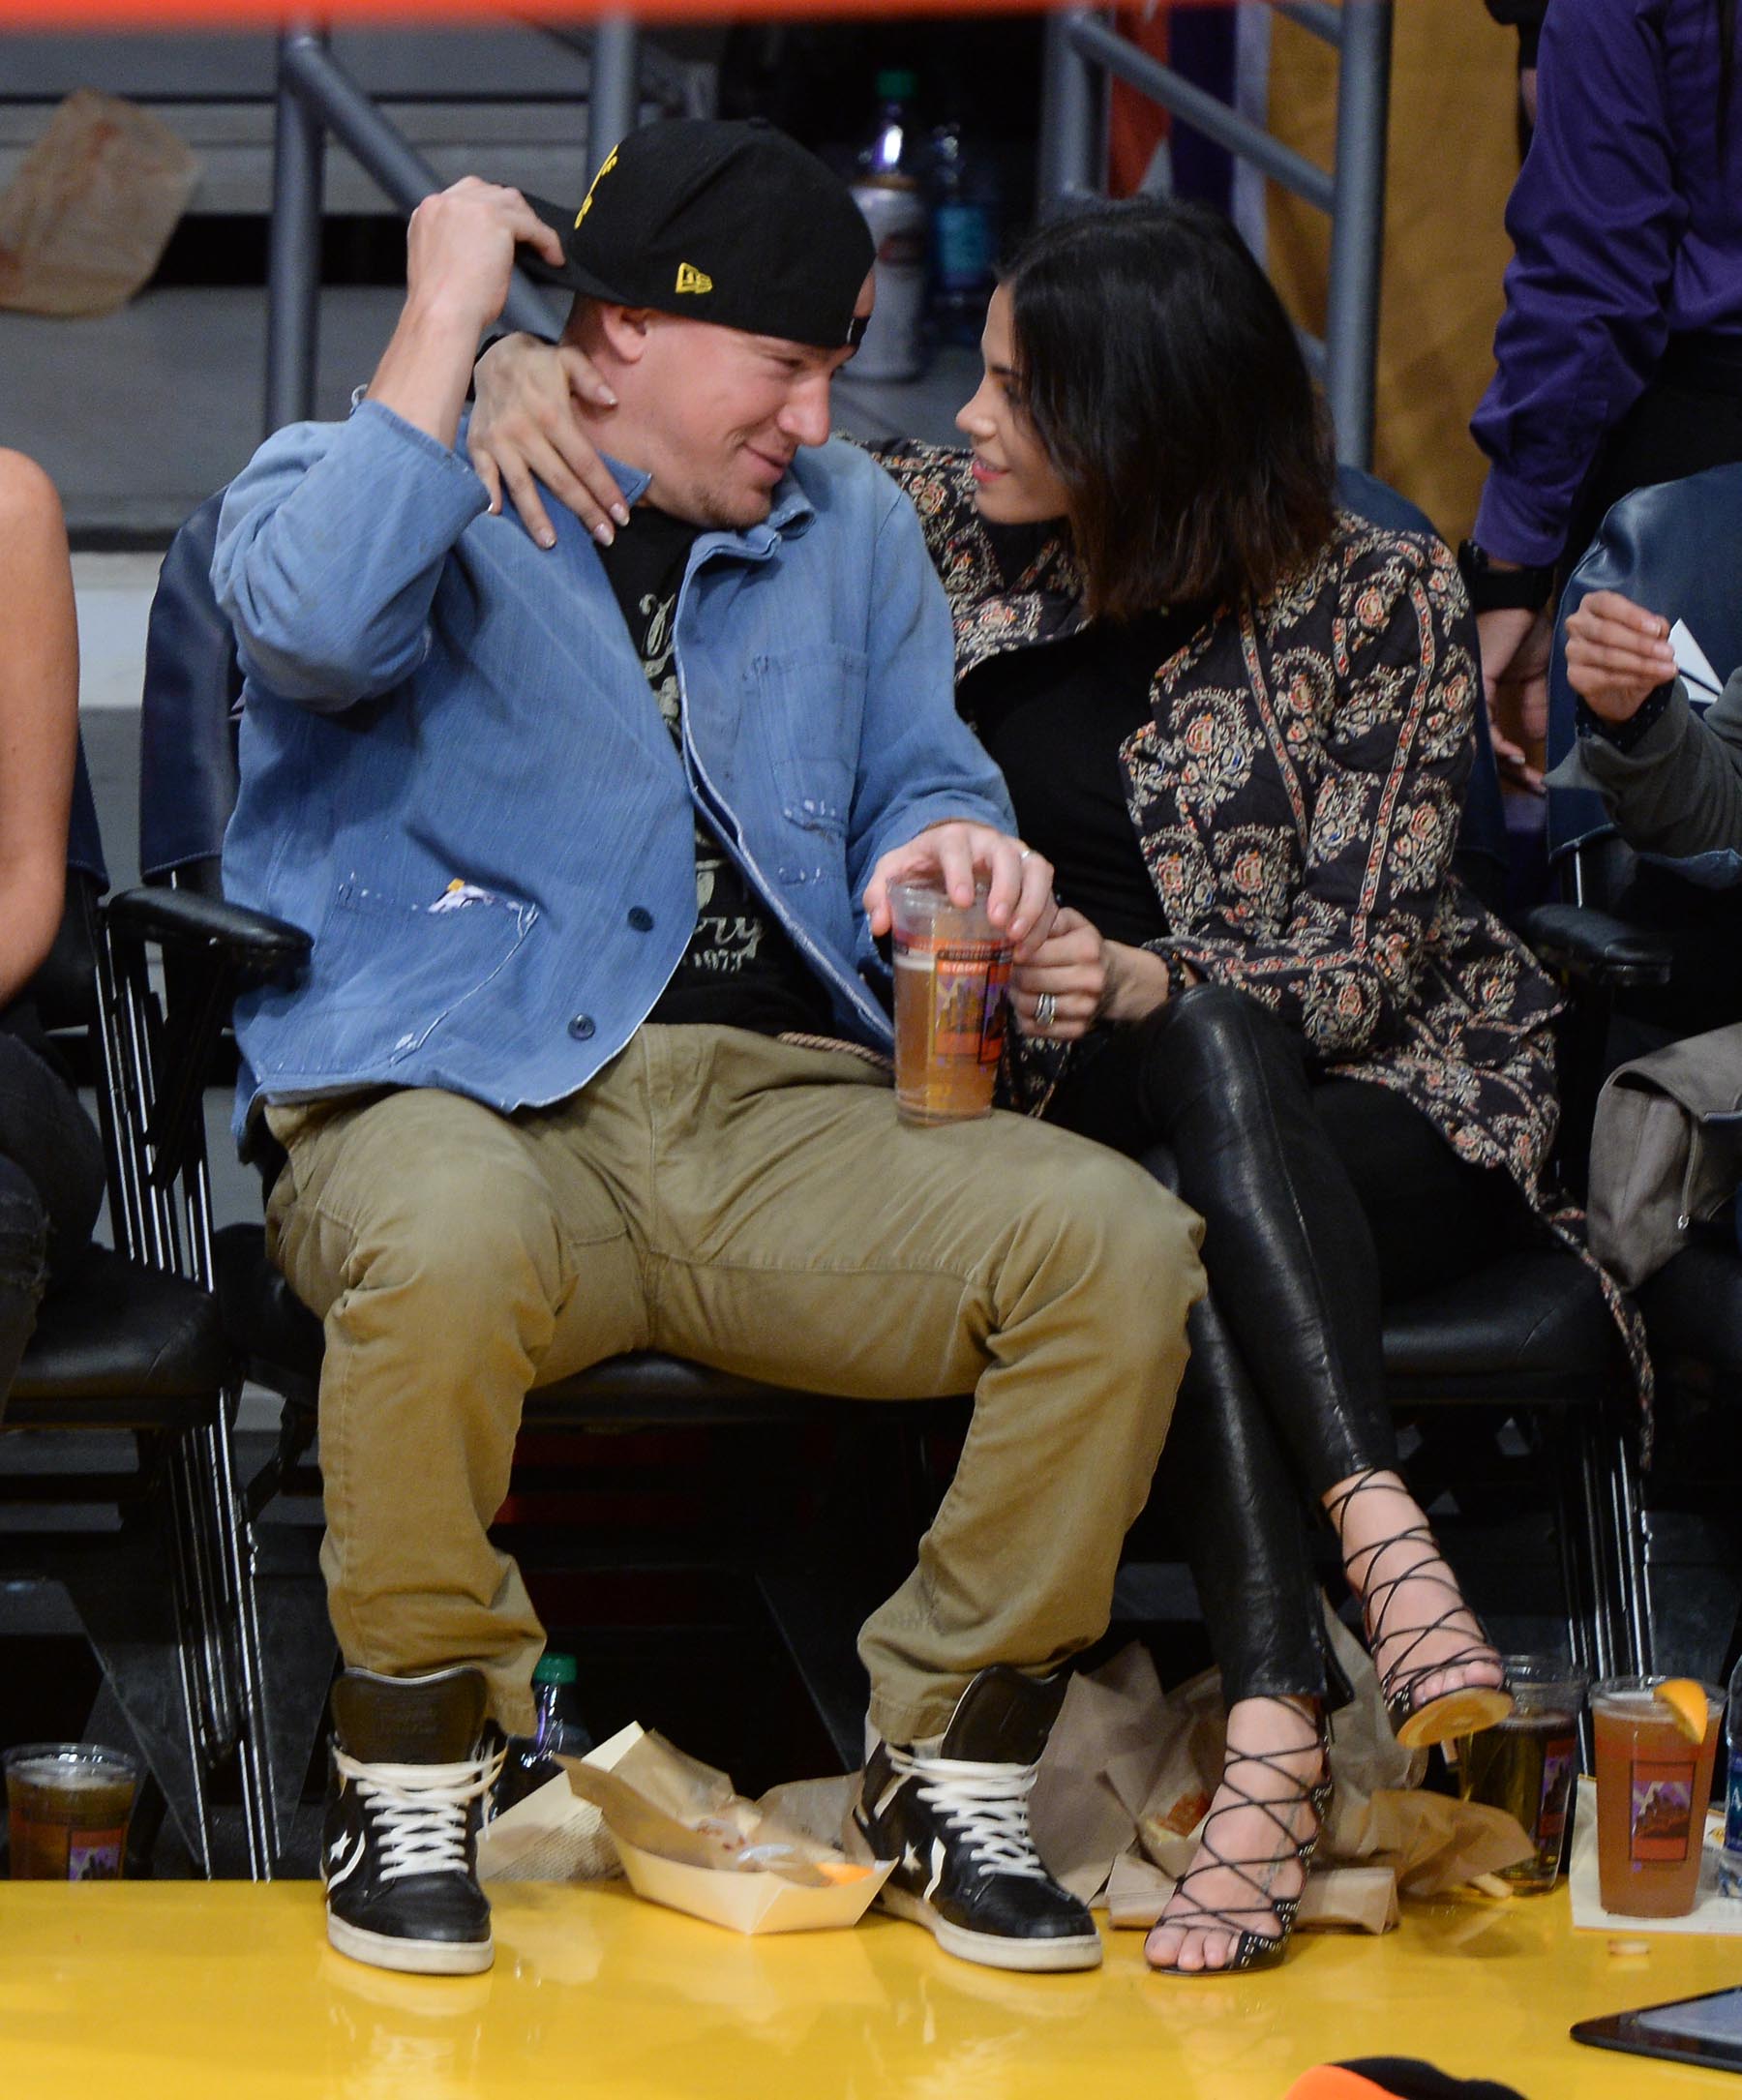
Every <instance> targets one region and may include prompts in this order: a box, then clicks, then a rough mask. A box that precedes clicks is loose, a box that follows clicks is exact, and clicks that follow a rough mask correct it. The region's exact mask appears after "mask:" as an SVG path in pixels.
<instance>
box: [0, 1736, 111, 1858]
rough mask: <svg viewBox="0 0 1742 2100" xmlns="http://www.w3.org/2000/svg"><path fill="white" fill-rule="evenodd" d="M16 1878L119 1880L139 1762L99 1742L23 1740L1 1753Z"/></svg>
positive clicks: (8, 1825)
mask: <svg viewBox="0 0 1742 2100" xmlns="http://www.w3.org/2000/svg"><path fill="white" fill-rule="evenodd" d="M4 1762H5V1769H6V1810H7V1828H8V1834H9V1838H10V1842H11V1845H12V1877H13V1879H14V1880H15V1881H116V1880H119V1879H120V1877H121V1875H122V1873H123V1872H124V1869H125V1864H126V1858H127V1826H128V1824H129V1823H130V1822H131V1821H132V1819H133V1812H134V1798H135V1795H136V1794H137V1792H138V1788H139V1763H138V1759H137V1758H135V1757H130V1756H128V1755H126V1753H125V1752H123V1751H119V1750H105V1749H104V1748H103V1747H102V1746H101V1745H100V1744H97V1743H25V1744H21V1745H20V1746H19V1747H18V1748H17V1749H16V1750H9V1751H8V1752H7V1753H6V1756H5V1760H4Z"/></svg>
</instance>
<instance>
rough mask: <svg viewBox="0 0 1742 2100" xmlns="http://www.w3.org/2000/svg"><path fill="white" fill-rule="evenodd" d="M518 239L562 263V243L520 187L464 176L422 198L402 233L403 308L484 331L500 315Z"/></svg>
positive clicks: (554, 260)
mask: <svg viewBox="0 0 1742 2100" xmlns="http://www.w3.org/2000/svg"><path fill="white" fill-rule="evenodd" d="M522 241H525V242H526V244H527V246H528V247H530V248H532V249H535V250H536V251H537V253H538V254H539V255H542V256H543V257H544V258H545V260H546V261H547V262H551V263H559V262H560V261H561V260H562V243H561V241H560V240H559V239H558V237H557V236H556V233H555V232H553V231H552V229H551V228H550V227H549V226H547V225H545V223H544V221H543V220H542V219H540V218H539V217H538V215H537V214H536V213H535V212H534V211H533V210H532V207H531V206H530V205H529V204H528V203H527V202H526V198H525V197H524V196H522V195H521V194H520V192H519V191H518V190H508V189H504V188H503V187H502V186H501V185H500V184H499V183H494V182H483V181H480V180H479V178H478V177H477V176H476V175H466V176H463V177H462V178H461V180H460V181H459V182H457V183H455V184H453V185H452V187H451V188H449V189H446V190H441V191H438V192H437V193H436V194H435V195H434V196H427V197H425V198H424V200H423V202H422V203H421V204H420V205H419V206H418V207H417V209H416V210H415V211H414V212H413V213H412V214H411V224H410V225H409V227H408V228H407V230H406V234H405V304H406V307H407V308H408V309H410V310H411V311H413V312H415V313H417V314H418V315H427V316H430V317H441V318H444V319H451V320H452V321H453V322H454V323H455V324H456V325H457V326H467V327H470V328H472V329H473V330H474V331H475V332H477V333H481V332H482V331H483V330H484V329H486V328H488V327H489V326H490V324H491V322H492V321H493V320H495V319H496V315H498V314H499V313H500V312H501V311H502V305H503V302H504V301H505V300H506V298H507V297H508V280H509V276H510V274H511V272H512V271H513V268H514V251H515V248H516V246H517V245H518V244H519V243H520V242H522Z"/></svg>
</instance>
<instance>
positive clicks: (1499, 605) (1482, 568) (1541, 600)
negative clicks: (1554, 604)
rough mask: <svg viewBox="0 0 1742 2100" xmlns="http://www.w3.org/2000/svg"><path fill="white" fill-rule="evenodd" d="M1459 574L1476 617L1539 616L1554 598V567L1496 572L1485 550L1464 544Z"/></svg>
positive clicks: (1467, 541)
mask: <svg viewBox="0 0 1742 2100" xmlns="http://www.w3.org/2000/svg"><path fill="white" fill-rule="evenodd" d="M1457 569H1458V574H1459V575H1460V576H1461V577H1462V578H1463V580H1464V588H1465V589H1466V590H1467V591H1468V592H1469V594H1470V605H1471V608H1472V609H1473V610H1474V611H1475V612H1477V613H1515V612H1516V613H1540V612H1541V611H1542V609H1543V607H1544V606H1546V605H1547V603H1548V600H1549V599H1550V598H1551V597H1552V596H1553V594H1554V565H1553V563H1552V562H1550V563H1549V564H1548V565H1547V567H1544V568H1540V569H1497V568H1495V567H1494V564H1493V562H1492V561H1491V560H1490V558H1489V556H1488V551H1487V548H1486V547H1479V546H1478V545H1477V544H1476V542H1475V541H1474V540H1465V541H1464V543H1463V545H1462V546H1461V547H1460V548H1459V549H1458V550H1457Z"/></svg>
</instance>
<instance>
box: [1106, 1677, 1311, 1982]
mask: <svg viewBox="0 0 1742 2100" xmlns="http://www.w3.org/2000/svg"><path fill="white" fill-rule="evenodd" d="M1324 1777H1325V1754H1324V1746H1323V1744H1322V1742H1321V1741H1320V1737H1319V1721H1318V1713H1317V1709H1316V1706H1315V1705H1314V1704H1313V1702H1312V1701H1311V1700H1309V1699H1304V1698H1260V1699H1237V1700H1236V1701H1235V1703H1234V1704H1233V1706H1231V1707H1230V1708H1229V1710H1228V1747H1227V1751H1226V1753H1225V1755H1224V1756H1223V1759H1222V1780H1221V1785H1219V1786H1218V1787H1217V1788H1216V1799H1215V1800H1214V1801H1213V1802H1212V1803H1211V1805H1210V1814H1209V1816H1208V1818H1207V1819H1206V1821H1205V1823H1204V1828H1203V1833H1202V1835H1201V1836H1200V1837H1199V1839H1198V1848H1197V1850H1196V1852H1195V1853H1194V1854H1193V1855H1192V1861H1191V1865H1190V1866H1189V1867H1188V1868H1187V1869H1186V1872H1185V1874H1183V1875H1181V1876H1180V1880H1179V1885H1178V1886H1177V1887H1176V1888H1175V1890H1174V1892H1173V1894H1172V1896H1171V1897H1169V1898H1168V1902H1167V1908H1166V1909H1165V1910H1163V1911H1162V1913H1161V1917H1160V1921H1159V1922H1158V1923H1157V1924H1156V1925H1155V1926H1153V1927H1152V1928H1151V1931H1150V1935H1149V1937H1148V1938H1147V1939H1146V1940H1145V1941H1144V1943H1143V1952H1144V1957H1145V1959H1146V1960H1147V1961H1148V1963H1149V1965H1150V1966H1151V1967H1152V1968H1162V1969H1173V1970H1177V1971H1178V1972H1179V1973H1180V1974H1181V1975H1187V1976H1196V1975H1201V1974H1205V1973H1212V1972H1215V1971H1216V1970H1219V1969H1226V1968H1231V1967H1232V1966H1233V1965H1234V1963H1235V1960H1236V1957H1237V1955H1238V1953H1239V1950H1240V1942H1241V1935H1243V1934H1249V1935H1252V1936H1253V1937H1255V1938H1257V1939H1260V1940H1268V1941H1274V1942H1275V1943H1276V1945H1277V1946H1280V1945H1281V1943H1282V1942H1283V1941H1284V1940H1285V1939H1286V1938H1287V1936H1288V1925H1287V1924H1285V1923H1284V1920H1283V1917H1282V1916H1280V1915H1278V1913H1277V1911H1276V1907H1275V1906H1276V1905H1277V1904H1284V1905H1288V1906H1289V1907H1288V1918H1289V1921H1290V1922H1292V1914H1293V1905H1294V1903H1295V1902H1296V1901H1298V1899H1299V1897H1300V1894H1301V1891H1302V1890H1303V1889H1304V1888H1305V1887H1306V1885H1307V1863H1306V1861H1305V1860H1304V1859H1303V1858H1302V1857H1301V1848H1302V1847H1303V1846H1305V1845H1307V1843H1308V1841H1309V1840H1316V1839H1317V1837H1318V1813H1317V1811H1316V1810H1315V1809H1314V1807H1313V1805H1312V1802H1311V1801H1310V1799H1309V1798H1308V1796H1309V1795H1310V1793H1311V1791H1312V1789H1313V1787H1314V1786H1316V1785H1318V1784H1319V1782H1320V1781H1321V1780H1323V1779H1324ZM1260 1951H1261V1952H1262V1951H1268V1950H1265V1949H1261V1950H1260Z"/></svg>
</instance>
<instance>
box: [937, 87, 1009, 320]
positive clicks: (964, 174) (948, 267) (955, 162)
mask: <svg viewBox="0 0 1742 2100" xmlns="http://www.w3.org/2000/svg"><path fill="white" fill-rule="evenodd" d="M931 193H932V291H931V311H932V325H933V327H934V329H935V330H936V332H937V335H938V338H939V340H940V341H941V342H944V343H969V344H975V343H977V342H978V341H979V339H980V330H981V328H982V327H983V326H984V325H985V319H986V301H987V300H988V299H989V298H991V296H992V285H993V274H994V272H995V270H996V268H997V264H998V194H997V185H996V183H995V182H994V180H993V178H992V174H991V170H990V168H989V167H988V165H986V164H985V163H984V162H983V161H982V159H981V158H980V157H979V156H978V155H977V154H976V153H974V152H972V151H971V150H970V148H969V146H968V144H967V142H966V141H965V140H964V138H963V136H962V127H961V124H960V123H959V122H958V121H957V120H956V119H955V118H953V117H952V118H951V119H950V120H949V121H948V122H947V123H945V124H940V125H939V126H938V127H937V129H936V130H935V131H934V132H933V133H932V135H931Z"/></svg>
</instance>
